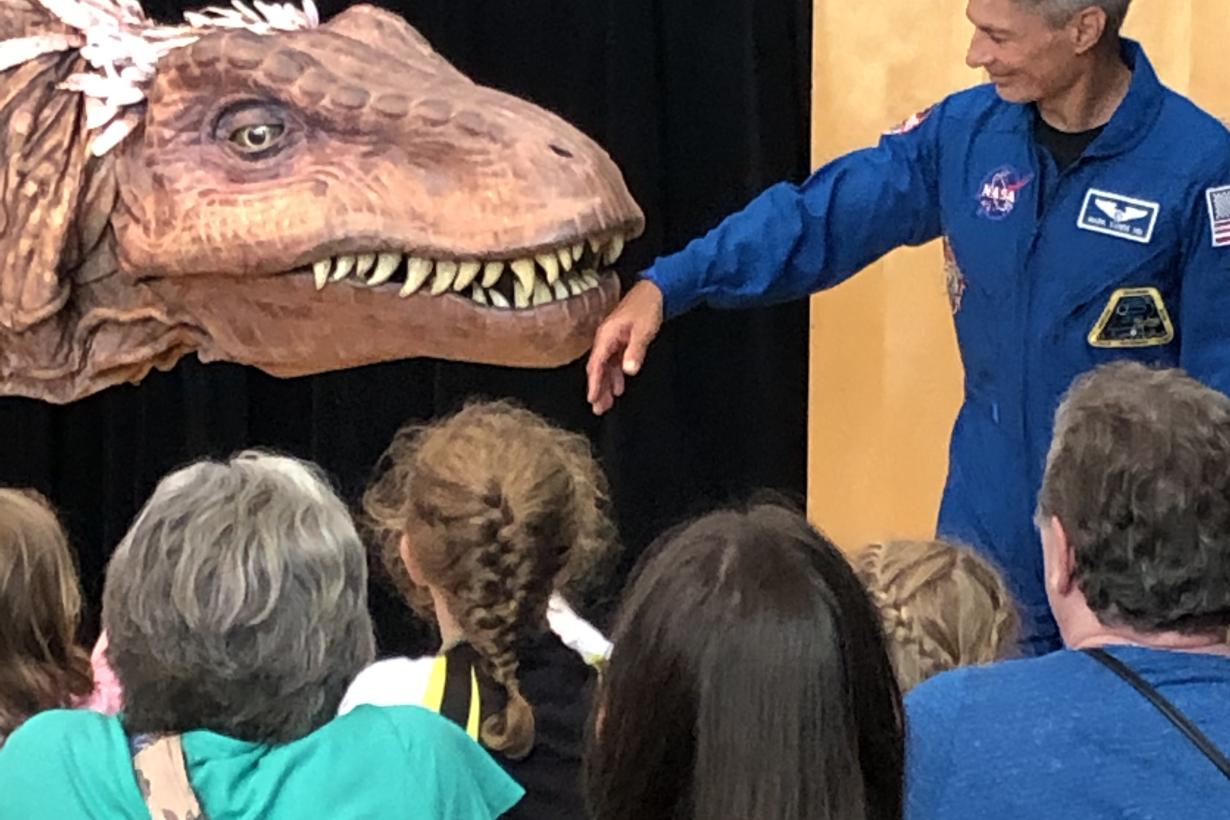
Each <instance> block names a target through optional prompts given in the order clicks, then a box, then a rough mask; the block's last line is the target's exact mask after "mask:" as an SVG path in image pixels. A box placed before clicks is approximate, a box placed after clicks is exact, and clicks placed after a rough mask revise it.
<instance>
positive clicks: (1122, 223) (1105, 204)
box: [1076, 188, 1162, 245]
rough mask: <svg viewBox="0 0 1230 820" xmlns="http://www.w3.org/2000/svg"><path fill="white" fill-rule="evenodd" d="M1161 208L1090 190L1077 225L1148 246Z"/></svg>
mask: <svg viewBox="0 0 1230 820" xmlns="http://www.w3.org/2000/svg"><path fill="white" fill-rule="evenodd" d="M1161 210H1162V208H1161V205H1159V204H1158V203H1156V202H1150V201H1149V200H1147V199H1134V198H1132V197H1128V196H1123V195H1122V194H1114V193H1111V192H1110V191H1099V190H1097V189H1096V188H1090V189H1089V190H1088V191H1087V192H1086V193H1085V201H1084V202H1083V203H1082V204H1081V211H1080V215H1079V216H1078V217H1077V220H1076V226H1077V227H1078V228H1080V229H1082V230H1086V231H1093V232H1094V233H1101V234H1106V235H1107V236H1114V237H1118V238H1119V239H1129V240H1131V241H1132V242H1140V243H1142V244H1145V245H1147V244H1149V243H1150V242H1152V241H1153V228H1154V227H1155V226H1156V225H1157V216H1158V214H1159V213H1160V212H1161Z"/></svg>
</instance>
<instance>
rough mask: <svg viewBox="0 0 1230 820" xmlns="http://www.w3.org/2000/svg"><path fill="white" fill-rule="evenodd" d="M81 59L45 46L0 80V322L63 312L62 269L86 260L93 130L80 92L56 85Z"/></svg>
mask: <svg viewBox="0 0 1230 820" xmlns="http://www.w3.org/2000/svg"><path fill="white" fill-rule="evenodd" d="M81 66H82V60H81V58H80V56H78V55H77V54H76V52H70V53H65V54H46V55H43V56H41V57H36V58H34V59H33V60H29V61H28V62H25V63H22V64H21V65H19V66H16V67H14V68H12V69H9V70H8V71H7V72H5V73H4V75H3V77H4V80H3V83H0V168H2V169H3V170H0V174H3V176H2V177H0V328H4V329H7V330H11V331H22V330H25V329H27V328H29V327H31V326H32V325H35V324H38V323H39V322H41V321H43V320H44V319H46V318H48V317H49V316H52V315H53V314H55V313H56V312H58V311H59V310H60V308H62V307H63V306H64V303H65V302H66V301H67V300H68V296H69V291H70V289H71V285H70V283H69V282H68V281H67V279H66V278H65V277H63V276H61V273H62V272H63V271H65V270H69V269H71V268H72V267H74V266H76V265H78V264H80V261H81V260H80V258H79V257H80V256H81V241H80V240H79V238H78V236H77V233H76V231H77V228H78V225H77V222H78V213H77V211H78V209H79V207H80V206H81V203H82V201H83V199H84V198H85V197H84V195H83V192H84V190H85V189H86V187H87V172H88V169H89V166H90V156H89V150H88V147H87V145H88V140H89V134H88V131H87V129H86V124H85V114H84V103H83V98H82V96H81V95H80V94H78V93H76V92H73V91H65V90H61V89H59V88H57V86H58V85H59V84H60V83H61V82H63V81H64V79H65V78H67V77H68V75H69V74H71V73H73V71H75V70H79V69H80V68H81Z"/></svg>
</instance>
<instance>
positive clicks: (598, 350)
mask: <svg viewBox="0 0 1230 820" xmlns="http://www.w3.org/2000/svg"><path fill="white" fill-rule="evenodd" d="M622 348H623V345H622V344H621V342H620V339H619V336H618V335H617V334H616V333H613V332H611V329H610V328H608V327H600V328H598V337H597V338H596V339H595V340H594V347H593V350H591V351H590V353H589V362H588V363H587V364H586V365H585V373H586V375H587V376H588V380H589V388H588V392H587V393H586V400H587V401H588V402H589V403H590V404H593V403H594V402H596V401H597V400H598V397H599V395H600V394H601V393H602V392H603V391H604V389H605V388H606V387H607V386H606V384H605V382H606V381H607V370H608V369H609V367H610V366H611V365H612V364H613V363H614V361H615V360H616V358H617V357H618V355H619V354H620V352H621V351H622Z"/></svg>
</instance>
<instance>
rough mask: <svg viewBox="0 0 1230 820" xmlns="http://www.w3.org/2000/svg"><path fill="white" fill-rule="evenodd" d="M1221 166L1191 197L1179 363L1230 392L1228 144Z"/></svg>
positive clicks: (1192, 372) (1180, 311) (1181, 296)
mask: <svg viewBox="0 0 1230 820" xmlns="http://www.w3.org/2000/svg"><path fill="white" fill-rule="evenodd" d="M1220 165H1221V167H1220V169H1219V171H1218V172H1217V173H1216V175H1215V176H1212V177H1211V178H1210V180H1209V182H1208V184H1207V185H1201V186H1200V188H1199V190H1198V191H1196V194H1195V196H1194V197H1193V198H1195V199H1197V200H1198V201H1197V202H1196V203H1195V209H1194V211H1195V213H1194V215H1193V217H1192V219H1191V221H1190V222H1189V223H1188V224H1189V225H1190V226H1191V230H1192V235H1191V238H1190V240H1189V243H1188V246H1187V250H1186V253H1185V254H1184V264H1183V274H1182V276H1183V284H1182V292H1181V295H1180V303H1179V323H1178V324H1179V330H1180V333H1181V334H1182V335H1181V337H1180V344H1181V347H1180V349H1179V363H1180V365H1181V366H1182V367H1183V369H1184V370H1186V371H1187V372H1188V373H1189V374H1191V375H1192V376H1193V377H1195V378H1197V379H1199V380H1200V381H1202V382H1204V383H1205V384H1207V385H1209V386H1210V387H1215V388H1217V389H1218V390H1220V391H1222V392H1223V393H1226V394H1230V140H1228V141H1227V147H1226V152H1225V156H1224V159H1223V161H1222V162H1221V163H1220Z"/></svg>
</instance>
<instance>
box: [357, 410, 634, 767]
mask: <svg viewBox="0 0 1230 820" xmlns="http://www.w3.org/2000/svg"><path fill="white" fill-rule="evenodd" d="M378 470H379V475H378V477H377V479H376V481H375V482H374V483H373V484H372V486H371V487H370V488H369V489H368V491H367V493H366V495H365V496H364V499H363V504H364V509H365V511H366V512H367V515H368V517H369V518H370V519H371V521H372V522H373V523H374V525H375V527H376V529H377V531H378V537H379V539H380V541H381V543H382V545H383V555H384V559H385V565H386V567H387V568H388V570H389V572H390V574H391V575H392V576H393V578H394V579H395V580H396V581H398V583H399V584H400V585H401V586H402V588H403V590H405V591H406V593H407V595H408V597H409V598H410V600H411V602H412V603H413V604H414V605H415V606H416V608H417V609H419V610H420V611H424V610H429V609H430V607H431V599H430V598H429V597H428V596H426V595H425V594H423V593H424V591H423V590H419V589H416V588H415V587H414V584H413V583H412V582H411V580H410V577H409V574H408V572H407V570H406V567H405V565H404V563H403V561H402V558H401V555H400V552H399V546H398V545H399V542H400V540H401V538H402V536H403V534H404V535H406V536H407V538H408V541H409V543H410V544H411V550H412V552H413V555H414V560H415V562H416V564H417V565H418V567H419V569H420V571H421V572H422V574H423V577H424V580H425V582H426V583H429V584H430V585H431V586H433V587H435V588H436V589H438V590H440V591H442V592H443V594H444V596H445V599H446V600H447V602H448V607H449V611H450V614H451V615H452V616H453V617H454V618H456V619H457V621H458V622H459V623H460V625H461V627H462V629H464V631H465V635H466V639H467V640H468V641H469V643H470V644H471V645H472V646H473V647H474V648H475V649H476V650H477V651H478V652H479V654H480V656H481V657H482V660H483V664H484V667H485V671H487V672H488V673H489V675H490V676H491V678H492V679H493V680H494V681H495V682H496V683H498V684H499V685H500V686H501V687H502V688H503V689H504V691H505V693H506V695H507V704H506V705H505V706H504V708H502V709H500V710H498V711H497V712H496V713H494V714H492V715H491V716H490V717H489V718H488V719H487V720H486V721H485V722H484V724H483V726H482V729H481V733H480V739H481V740H482V742H483V744H484V745H486V746H487V747H488V748H490V749H494V750H497V751H500V752H503V753H504V754H506V755H508V756H509V757H513V758H519V757H523V756H524V755H526V754H528V753H529V751H530V750H531V748H532V747H533V743H534V713H533V709H532V707H531V705H530V703H529V702H528V701H527V700H526V698H525V696H524V695H523V694H522V692H521V685H520V682H519V680H518V677H517V670H518V665H519V661H518V654H517V645H518V643H520V642H521V641H523V640H524V639H526V638H528V637H531V636H534V635H538V634H541V633H544V632H545V631H546V629H547V620H546V613H547V602H548V600H549V598H550V596H551V593H552V591H554V590H555V589H556V588H558V587H559V586H561V585H563V584H566V583H568V582H570V581H573V580H579V579H581V578H583V577H584V576H585V575H586V574H587V573H588V571H589V570H590V569H591V568H592V567H593V565H594V564H595V563H596V562H597V561H599V560H601V559H603V558H605V557H606V556H607V555H608V554H609V552H610V550H611V548H612V547H613V545H614V530H613V528H612V526H611V524H610V520H609V518H608V517H607V514H606V507H607V489H606V479H605V477H604V476H603V474H602V472H601V470H600V468H599V467H598V464H597V462H596V461H595V460H594V457H593V455H592V452H591V449H590V445H589V441H588V440H587V439H585V438H584V437H583V436H580V435H577V434H574V433H569V432H567V431H565V430H562V429H559V428H557V427H554V426H552V425H551V424H549V423H548V422H547V421H545V420H544V419H542V418H541V417H539V416H537V415H535V414H534V413H532V412H530V411H529V410H526V409H524V408H521V407H518V406H515V405H513V404H510V403H507V402H482V403H476V404H471V405H469V406H467V407H465V408H464V409H463V410H461V411H460V412H458V413H456V414H454V415H452V416H449V417H447V418H444V419H441V420H439V421H436V422H434V423H432V424H429V425H425V426H414V427H407V428H404V429H403V430H401V431H400V432H399V433H398V434H397V436H396V438H395V439H394V440H393V443H392V444H391V445H390V446H389V449H388V450H387V451H386V452H385V455H384V458H383V459H382V463H381V465H380V466H379V467H378Z"/></svg>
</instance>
